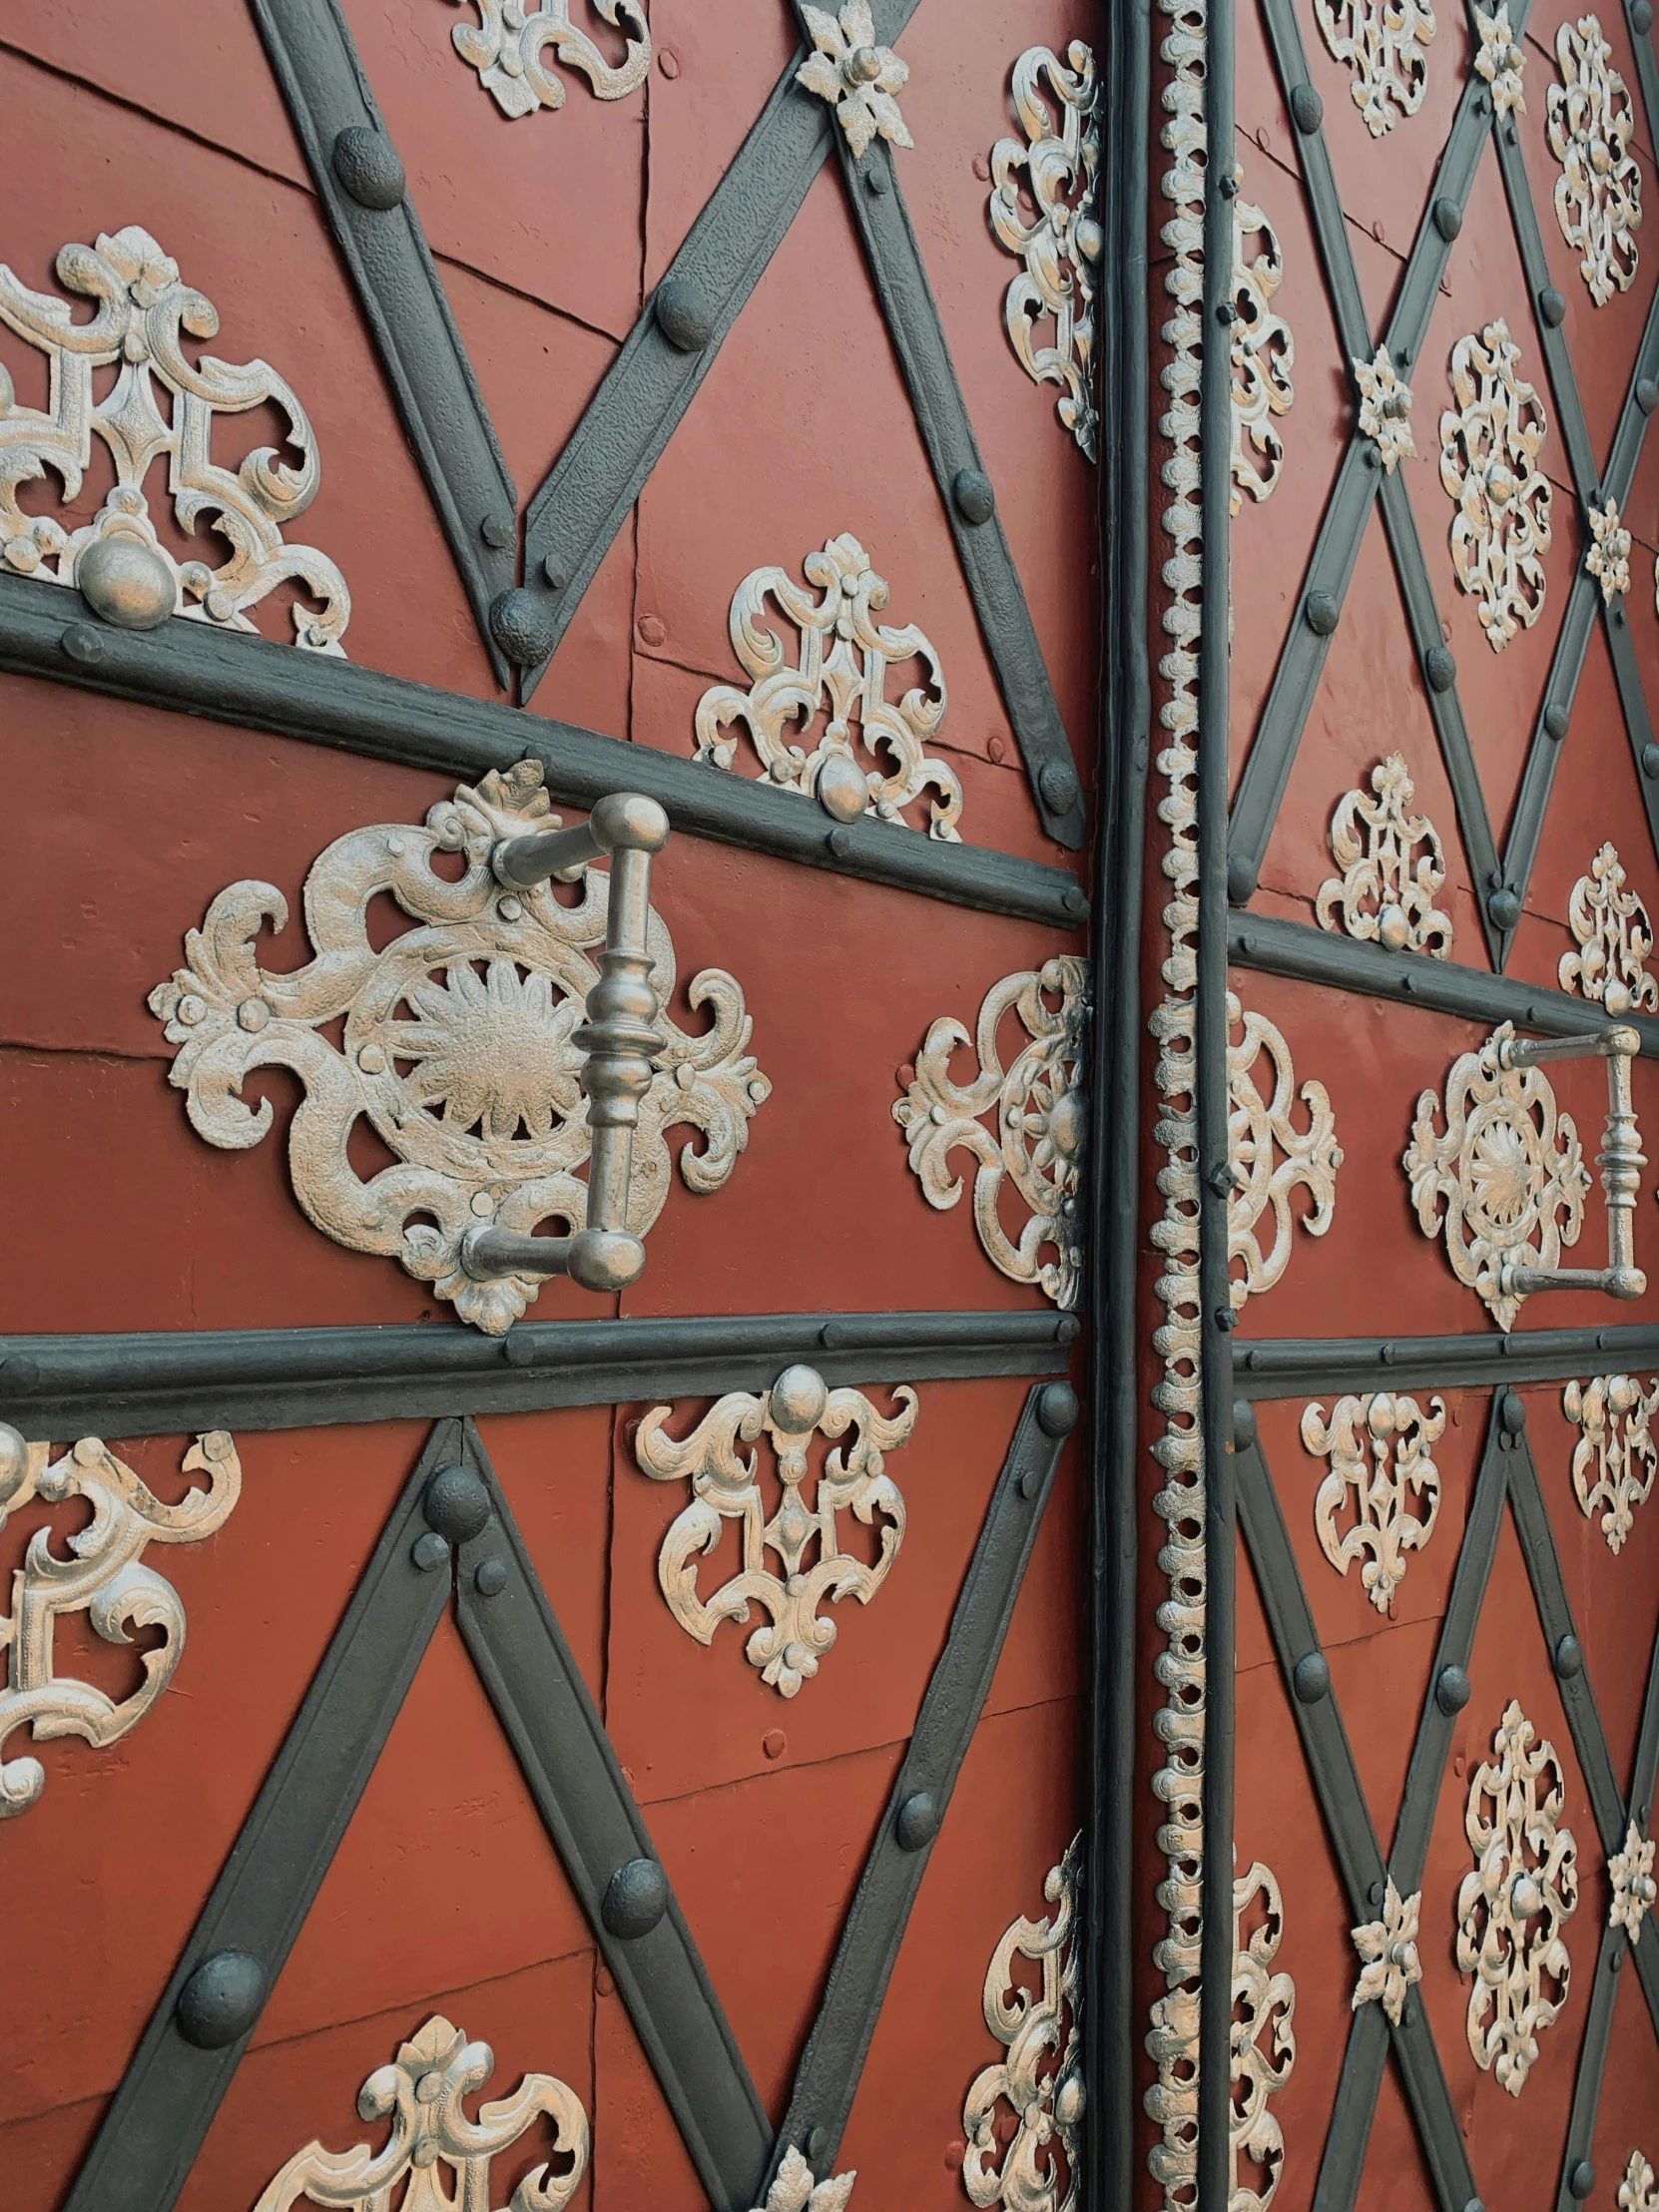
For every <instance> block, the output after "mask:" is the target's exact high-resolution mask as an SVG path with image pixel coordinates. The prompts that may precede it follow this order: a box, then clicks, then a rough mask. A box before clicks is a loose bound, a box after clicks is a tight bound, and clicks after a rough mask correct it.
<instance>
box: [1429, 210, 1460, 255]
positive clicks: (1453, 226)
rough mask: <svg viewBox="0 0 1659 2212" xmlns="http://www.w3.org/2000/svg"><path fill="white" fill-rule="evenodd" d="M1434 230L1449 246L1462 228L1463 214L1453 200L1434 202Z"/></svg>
mask: <svg viewBox="0 0 1659 2212" xmlns="http://www.w3.org/2000/svg"><path fill="white" fill-rule="evenodd" d="M1433 216H1434V228H1435V230H1436V231H1438V232H1439V234H1440V236H1441V238H1443V239H1444V240H1445V242H1446V244H1447V245H1448V246H1449V245H1450V244H1451V242H1452V240H1453V239H1454V238H1455V237H1456V236H1457V234H1458V232H1459V231H1460V230H1461V229H1462V228H1463V212H1462V210H1461V209H1460V208H1459V207H1458V205H1457V203H1456V201H1455V200H1436V201H1435V203H1434V207H1433Z"/></svg>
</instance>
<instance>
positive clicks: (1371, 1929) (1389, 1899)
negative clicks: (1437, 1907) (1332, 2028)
mask: <svg viewBox="0 0 1659 2212" xmlns="http://www.w3.org/2000/svg"><path fill="white" fill-rule="evenodd" d="M1421 1911H1422V1892H1421V1891H1420V1890H1418V1891H1417V1892H1416V1894H1415V1895H1414V1896H1413V1897H1408V1898H1402V1897H1401V1896H1400V1894H1399V1892H1398V1891H1397V1890H1396V1889H1395V1888H1394V1885H1393V1877H1392V1876H1391V1875H1390V1876H1389V1878H1388V1886H1387V1888H1386V1890H1385V1891H1384V1892H1383V1918H1382V1919H1381V1920H1380V1921H1367V1922H1366V1924H1365V1926H1364V1927H1362V1928H1353V1929H1350V1930H1349V1935H1350V1936H1351V1937H1352V1938H1353V1942H1354V1947H1355V1949H1356V1950H1357V1951H1358V1952H1359V1953H1360V1978H1359V1980H1358V1981H1357V1982H1356V1983H1355V1985H1354V1998H1353V2002H1352V2003H1351V2004H1350V2006H1349V2009H1350V2011H1353V2012H1358V2011H1359V2009H1360V2007H1361V2005H1362V2004H1380V2005H1382V2007H1383V2012H1384V2014H1385V2015H1386V2017H1387V2018H1388V2019H1390V2020H1391V2021H1392V2022H1393V2024H1394V2026H1395V2027H1397V2026H1398V2025H1399V2022H1400V2015H1401V2014H1402V2013H1403V2011H1404V2009H1405V1993H1406V1991H1407V1990H1408V1989H1409V1988H1410V1987H1411V1985H1412V1983H1413V1982H1416V1981H1420V1980H1421V1979H1422V1960H1421V1959H1420V1958H1419V1957H1418V1956H1417V1919H1418V1916H1419V1914H1420V1913H1421Z"/></svg>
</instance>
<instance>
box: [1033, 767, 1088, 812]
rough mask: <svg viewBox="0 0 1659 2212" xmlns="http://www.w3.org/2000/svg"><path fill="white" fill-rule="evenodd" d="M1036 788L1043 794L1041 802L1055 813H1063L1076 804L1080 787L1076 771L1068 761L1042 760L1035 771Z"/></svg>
mask: <svg viewBox="0 0 1659 2212" xmlns="http://www.w3.org/2000/svg"><path fill="white" fill-rule="evenodd" d="M1037 789H1038V791H1040V792H1041V793H1042V795H1043V804H1044V806H1046V807H1051V808H1052V809H1053V810H1054V812H1055V814H1057V815H1063V814H1067V813H1069V812H1070V810H1071V809H1072V808H1073V807H1075V806H1076V804H1077V798H1078V793H1079V792H1080V790H1081V789H1082V787H1081V785H1079V783H1078V781H1077V771H1076V769H1074V768H1073V767H1072V765H1071V763H1070V762H1069V761H1044V763H1043V765H1042V767H1041V768H1040V769H1039V770H1038V771H1037Z"/></svg>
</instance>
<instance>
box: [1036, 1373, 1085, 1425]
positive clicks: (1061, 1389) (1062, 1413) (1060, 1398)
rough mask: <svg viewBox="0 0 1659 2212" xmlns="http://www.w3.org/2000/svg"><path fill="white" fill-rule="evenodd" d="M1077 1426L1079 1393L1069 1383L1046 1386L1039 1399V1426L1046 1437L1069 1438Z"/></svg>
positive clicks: (1048, 1384)
mask: <svg viewBox="0 0 1659 2212" xmlns="http://www.w3.org/2000/svg"><path fill="white" fill-rule="evenodd" d="M1076 1425H1077V1392H1076V1391H1075V1390H1074V1389H1073V1388H1072V1386H1071V1384H1070V1383H1047V1384H1045V1386H1044V1388H1043V1390H1042V1393H1041V1395H1040V1396H1039V1397H1038V1399H1037V1426H1038V1427H1039V1428H1040V1429H1041V1430H1042V1432H1043V1434H1044V1435H1045V1436H1068V1435H1070V1433H1071V1431H1072V1429H1073V1428H1075V1427H1076Z"/></svg>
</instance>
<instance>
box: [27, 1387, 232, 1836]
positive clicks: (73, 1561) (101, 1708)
mask: <svg viewBox="0 0 1659 2212" xmlns="http://www.w3.org/2000/svg"><path fill="white" fill-rule="evenodd" d="M184 1471H185V1472H186V1473H187V1474H205V1475H206V1476H207V1480H208V1486H207V1488H206V1489H191V1490H189V1491H187V1492H186V1494H185V1496H184V1497H182V1498H181V1499H180V1500H179V1502H178V1503H177V1504H176V1505H164V1504H163V1503H162V1501H161V1499H160V1498H158V1497H156V1496H155V1495H154V1494H153V1493H152V1491H151V1490H150V1488H149V1486H148V1485H147V1484H146V1483H145V1482H144V1481H143V1480H142V1479H141V1477H140V1476H139V1475H137V1474H135V1473H134V1471H133V1469H132V1468H131V1467H129V1466H127V1465H126V1464H125V1463H124V1462H123V1461H122V1460H120V1459H118V1458H117V1457H116V1456H115V1454H114V1452H112V1451H111V1450H110V1448H109V1446H108V1445H107V1444H105V1443H104V1442H103V1441H102V1440H101V1439H100V1438H99V1437H97V1436H83V1437H82V1438H81V1440H80V1442H79V1443H77V1444H76V1445H75V1446H74V1448H73V1449H72V1450H71V1451H69V1452H68V1453H66V1454H65V1456H64V1457H63V1458H62V1459H58V1460H54V1459H53V1458H52V1455H51V1447H50V1446H49V1445H48V1444H44V1443H33V1444H24V1442H23V1439H22V1438H21V1437H20V1436H19V1435H18V1434H17V1431H16V1430H15V1429H11V1428H6V1427H3V1426H0V1528H3V1527H4V1526H5V1524H6V1520H7V1517H8V1515H9V1514H12V1513H15V1512H18V1511H20V1510H21V1509H22V1508H23V1507H24V1506H26V1505H30V1504H33V1503H37V1502H38V1503H43V1504H47V1505H63V1504H67V1503H69V1502H70V1501H71V1500H79V1501H80V1502H82V1503H83V1504H85V1505H88V1506H90V1507H91V1509H92V1518H91V1519H90V1520H89V1521H88V1522H87V1523H86V1524H85V1525H84V1526H83V1527H80V1528H77V1529H76V1530H75V1531H74V1533H73V1534H72V1535H69V1536H66V1537H65V1539H64V1543H65V1551H66V1554H67V1556H66V1555H64V1554H60V1553H57V1552H54V1551H53V1549H52V1532H51V1530H50V1529H48V1528H39V1529H37V1530H36V1531H35V1533H34V1535H33V1536H32V1537H31V1538H30V1539H29V1548H28V1551H27V1552H26V1553H25V1555H24V1561H23V1564H22V1566H21V1567H19V1568H17V1569H16V1571H15V1572H14V1574H13V1576H12V1610H11V1612H10V1613H9V1614H3V1613H0V1652H4V1653H5V1655H6V1677H5V1681H4V1683H0V1746H3V1745H4V1744H5V1741H6V1738H7V1737H8V1736H10V1735H11V1734H13V1732H14V1731H15V1730H17V1729H20V1728H28V1729H29V1730H30V1731H31V1734H32V1736H33V1739H34V1741H35V1742H36V1743H45V1742H47V1741H49V1740H50V1739H52V1738H54V1737H59V1736H79V1737H81V1738H82V1740H83V1741H84V1742H86V1743H89V1744H92V1745H94V1746H95V1747H96V1748H98V1749H99V1750H102V1749H103V1748H104V1747H105V1746H106V1745H109V1744H113V1743H115V1742H117V1741H118V1740H119V1739H120V1738H121V1737H123V1736H125V1735H126V1734H127V1732H128V1731H129V1730H130V1729H132V1728H136V1727H137V1725H138V1723H139V1722H140V1721H141V1720H142V1719H143V1718H144V1716H145V1714H146V1713H148V1712H149V1710H150V1708H151V1706H152V1705H154V1704H155V1702H156V1700H157V1698H159V1697H160V1696H161V1694H162V1692H163V1691H164V1690H165V1689H166V1688H167V1685H168V1684H169V1682H171V1681H172V1679H173V1676H174V1673H175V1670H176V1669H177V1667H178V1665H179V1661H180V1659H181V1657H182V1656H183V1653H184V1649H185V1609H184V1606H183V1605H182V1604H181V1603H180V1600H179V1593H178V1591H177V1590H175V1589H174V1587H173V1585H172V1583H171V1582H169V1581H167V1580H166V1579H165V1577H164V1576H162V1575H160V1574H158V1573H157V1572H156V1570H155V1568H154V1567H152V1566H150V1565H148V1564H147V1563H146V1561H145V1558H144V1554H145V1551H146V1550H147V1548H148V1547H149V1546H150V1545H151V1544H195V1543H200V1542H201V1541H202V1539H203V1537H204V1536H211V1535H213V1534H214V1533H215V1532H216V1531H217V1530H219V1529H221V1528H223V1527H224V1525H225V1523H226V1522H227V1521H228V1520H229V1519H230V1517H231V1514H232V1511H233V1510H234V1508H235V1506H236V1502H237V1499H238V1498H239V1497H240V1496H241V1494H242V1462H241V1460H240V1459H239V1458H238V1457H237V1452H236V1446H235V1445H234V1444H233V1442H232V1440H231V1438H230V1437H229V1436H228V1435H227V1434H226V1433H225V1431H224V1430H223V1429H218V1428H216V1429H210V1430H209V1431H208V1432H207V1433H206V1434H204V1435H201V1436H198V1437H197V1439H196V1441H195V1443H194V1444H192V1446H191V1447H190V1449H189V1451H188V1452H186V1454H185V1461H184ZM75 1613H85V1614H86V1616H87V1618H88V1620H89V1621H90V1623H91V1625H92V1627H93V1629H94V1631H95V1632H96V1633H97V1634H98V1635H99V1636H101V1637H102V1638H103V1639H104V1641H105V1642H106V1643H111V1644H125V1643H128V1642H130V1641H131V1632H132V1630H133V1629H135V1628H159V1629H160V1630H161V1632H162V1633H161V1638H160V1641H159V1642H156V1643H153V1644H151V1645H149V1646H148V1647H147V1648H146V1649H145V1650H144V1651H143V1652H142V1653H141V1654H140V1659H141V1663H142V1666H143V1669H144V1680H143V1681H142V1682H141V1683H140V1684H139V1686H138V1688H137V1689H136V1690H134V1691H133V1692H132V1693H131V1695H130V1696H127V1697H124V1698H121V1699H115V1698H112V1697H110V1696H108V1695H107V1694H106V1693H105V1692H104V1691H103V1690H100V1689H97V1688H95V1687H94V1685H93V1684H92V1683H90V1682H77V1681H74V1680H72V1679H70V1678H68V1677H66V1676H62V1675H59V1674H57V1673H55V1672H54V1662H53V1649H52V1645H53V1635H54V1631H55V1629H56V1627H57V1624H58V1622H59V1621H60V1620H64V1619H67V1618H68V1617H69V1616H70V1615H72V1614H75ZM45 1783H46V1771H45V1769H44V1768H43V1767H42V1765H41V1763H40V1761H39V1760H38V1759H28V1758H23V1759H10V1760H7V1761H5V1762H4V1763H3V1764H0V1820H6V1819H9V1818H10V1817H12V1816H13V1815H15V1814H18V1813H23V1812H26V1811H27V1810H28V1808H29V1807H30V1806H31V1805H33V1804H34V1802H35V1800H36V1799H37V1798H38V1797H39V1796H40V1793H41V1791H42V1789H43V1788H44V1787H45Z"/></svg>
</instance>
